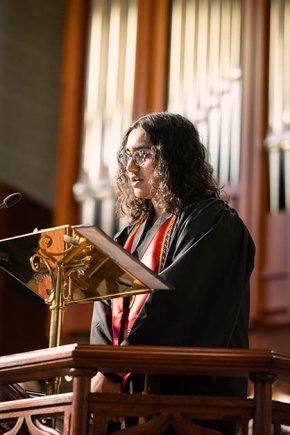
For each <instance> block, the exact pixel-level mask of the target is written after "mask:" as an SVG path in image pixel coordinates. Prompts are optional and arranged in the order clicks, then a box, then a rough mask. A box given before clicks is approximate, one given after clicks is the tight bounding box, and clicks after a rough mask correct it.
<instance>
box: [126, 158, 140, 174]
mask: <svg viewBox="0 0 290 435" xmlns="http://www.w3.org/2000/svg"><path fill="white" fill-rule="evenodd" d="M138 168H139V166H138V165H136V163H135V162H134V160H133V159H132V157H131V158H130V159H129V161H128V163H127V166H126V170H127V171H129V172H134V171H137V170H138Z"/></svg>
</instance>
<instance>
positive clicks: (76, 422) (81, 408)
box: [70, 369, 95, 435]
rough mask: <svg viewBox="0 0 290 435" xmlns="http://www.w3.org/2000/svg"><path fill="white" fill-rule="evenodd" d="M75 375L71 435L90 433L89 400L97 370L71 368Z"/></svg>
mask: <svg viewBox="0 0 290 435" xmlns="http://www.w3.org/2000/svg"><path fill="white" fill-rule="evenodd" d="M70 372H71V374H72V376H73V400H72V414H71V428H70V435H79V434H86V433H88V421H89V418H88V402H87V395H88V393H89V391H90V384H91V378H92V377H93V376H94V374H95V372H93V371H92V370H88V369H71V371H70Z"/></svg>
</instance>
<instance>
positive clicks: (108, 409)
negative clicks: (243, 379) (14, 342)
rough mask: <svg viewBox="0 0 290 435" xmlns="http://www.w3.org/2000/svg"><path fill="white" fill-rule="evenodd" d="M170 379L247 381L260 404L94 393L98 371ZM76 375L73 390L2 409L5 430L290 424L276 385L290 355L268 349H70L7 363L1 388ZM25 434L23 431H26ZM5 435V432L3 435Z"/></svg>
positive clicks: (193, 430) (264, 432) (266, 434)
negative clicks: (123, 422) (120, 419)
mask: <svg viewBox="0 0 290 435" xmlns="http://www.w3.org/2000/svg"><path fill="white" fill-rule="evenodd" d="M98 370H100V371H103V372H128V371H130V372H132V373H140V374H142V373H143V374H145V373H148V374H167V375H214V376H228V375H231V376H240V375H245V376H247V377H248V378H249V380H250V381H251V382H252V383H253V386H254V388H253V391H254V395H253V398H247V399H246V398H242V397H240V398H239V397H237V398H233V397H231V398H227V397H204V396H203V397H198V396H161V395H154V394H146V395H141V394H140V395H129V394H92V393H90V392H89V386H90V378H91V377H92V376H93V375H94V374H95V373H96V371H98ZM63 375H71V376H72V377H73V380H72V392H69V393H62V394H58V395H49V396H43V397H35V398H26V399H18V400H12V401H7V402H1V403H0V424H1V425H2V427H3V428H4V427H5V424H6V425H8V426H7V432H6V433H9V434H17V433H23V432H21V430H23V427H24V426H25V427H27V428H28V433H30V434H37V435H38V434H39V435H40V434H45V433H46V434H47V433H50V434H56V433H59V432H57V431H56V429H54V428H53V425H52V424H50V427H48V426H45V424H47V422H49V421H50V422H51V421H54V422H55V421H61V422H62V433H63V434H64V435H65V434H70V435H86V434H88V433H89V429H88V428H89V424H90V433H93V434H97V435H101V434H103V433H105V425H106V420H107V419H108V418H110V417H111V416H124V415H126V416H128V415H131V416H133V415H135V416H139V417H145V419H146V423H144V424H142V425H138V426H135V427H134V428H132V427H131V428H128V429H124V430H123V431H122V434H123V433H124V435H125V434H126V433H131V434H138V433H143V434H150V435H152V434H154V435H157V434H162V433H163V432H164V430H165V429H166V428H167V427H168V425H169V424H172V425H173V426H174V427H175V429H176V432H177V433H180V434H188V435H190V434H213V433H217V432H213V431H209V430H208V429H203V428H201V427H199V426H197V425H195V424H194V423H193V422H192V420H198V419H204V418H206V419H207V420H208V419H213V420H219V419H223V420H235V421H238V422H239V424H240V433H241V434H243V435H244V434H248V427H249V421H251V420H252V421H253V433H254V434H255V435H270V434H271V433H274V434H279V433H280V426H281V424H286V425H290V404H288V403H282V402H278V401H273V400H272V385H273V383H274V382H275V381H276V380H277V379H281V380H283V382H284V381H285V382H290V355H288V354H282V353H279V352H274V351H268V350H228V349H192V348H170V347H143V346H139V347H135V346H130V347H117V348H114V347H111V346H89V345H78V344H72V345H66V346H60V347H58V348H50V349H44V350H38V351H33V352H27V353H22V354H16V355H11V356H5V357H1V358H0V382H1V384H3V385H4V384H8V383H10V384H11V383H19V382H25V381H31V380H41V379H54V378H56V377H58V376H63ZM21 428H22V429H21ZM2 433H5V430H4V429H2Z"/></svg>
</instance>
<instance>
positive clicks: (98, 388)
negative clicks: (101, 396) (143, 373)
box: [91, 372, 122, 393]
mask: <svg viewBox="0 0 290 435" xmlns="http://www.w3.org/2000/svg"><path fill="white" fill-rule="evenodd" d="M91 392H92V393H121V392H122V386H121V384H115V383H114V382H111V381H110V380H109V379H108V378H106V376H104V375H103V373H101V372H98V373H97V374H96V375H95V376H94V377H93V378H92V380H91Z"/></svg>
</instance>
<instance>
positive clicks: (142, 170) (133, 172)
mask: <svg viewBox="0 0 290 435" xmlns="http://www.w3.org/2000/svg"><path fill="white" fill-rule="evenodd" d="M125 154H126V159H127V161H128V162H127V165H126V170H127V174H128V176H129V178H130V181H131V184H132V187H133V191H134V194H135V196H136V197H137V198H140V199H150V200H151V199H152V198H153V196H154V194H155V193H156V190H155V189H154V188H153V162H152V158H151V143H150V140H149V137H148V135H147V133H146V131H145V130H144V129H143V128H142V127H137V128H135V129H134V130H132V131H131V132H130V134H129V136H128V140H127V144H126V147H125ZM132 157H133V158H132ZM134 159H135V161H134Z"/></svg>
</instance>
